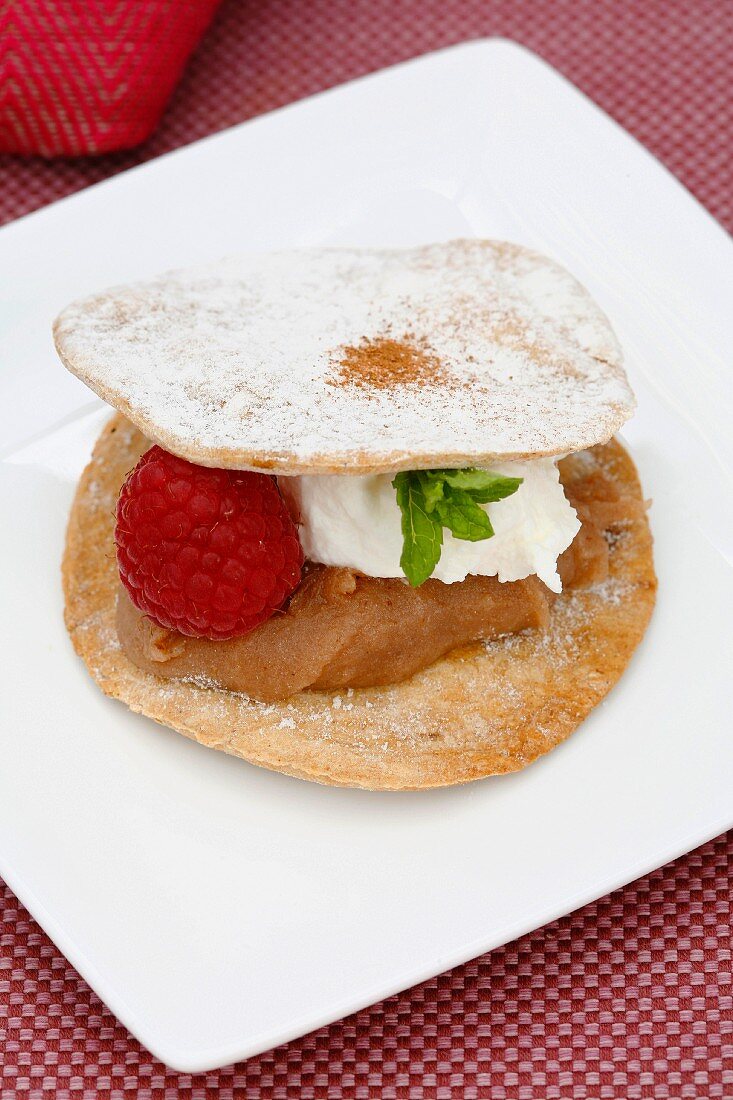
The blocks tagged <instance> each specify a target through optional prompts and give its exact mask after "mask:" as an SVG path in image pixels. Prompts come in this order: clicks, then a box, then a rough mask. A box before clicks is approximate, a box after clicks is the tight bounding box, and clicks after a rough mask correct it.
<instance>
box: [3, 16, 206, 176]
mask: <svg viewBox="0 0 733 1100" xmlns="http://www.w3.org/2000/svg"><path fill="white" fill-rule="evenodd" d="M218 2H219V0H0V152H4V153H35V154H40V155H41V156H44V157H55V156H78V155H84V154H89V153H106V152H110V151H111V150H115V149H129V148H131V147H132V146H134V145H138V144H139V143H140V142H142V141H144V140H145V139H146V138H147V137H148V136H149V135H150V133H151V132H152V131H153V130H154V128H155V126H156V124H157V122H158V120H159V118H160V116H161V114H162V112H163V108H164V107H165V104H166V102H167V100H168V98H169V96H170V94H171V92H172V91H173V88H174V87H175V85H176V82H177V81H178V78H179V77H180V75H181V73H182V71H183V68H184V65H185V64H186V61H187V60H188V57H189V56H190V54H191V52H192V51H193V49H194V48H195V46H196V44H197V43H198V41H199V39H200V37H201V35H202V34H203V33H204V31H205V30H206V27H207V26H208V24H209V22H210V21H211V18H212V16H213V14H214V11H215V10H216V7H217V5H218Z"/></svg>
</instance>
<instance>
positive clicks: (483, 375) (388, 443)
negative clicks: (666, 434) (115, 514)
mask: <svg viewBox="0 0 733 1100" xmlns="http://www.w3.org/2000/svg"><path fill="white" fill-rule="evenodd" d="M54 335H55V340H56V346H57V348H58V351H59V354H60V356H61V358H62V360H63V362H64V363H65V364H66V366H67V367H68V368H69V370H71V371H72V372H73V373H74V374H76V375H78V376H79V377H80V378H81V379H82V380H83V381H84V382H86V384H87V385H88V386H90V387H91V388H92V389H93V390H95V392H96V393H98V394H99V395H100V396H101V397H103V398H104V399H105V400H106V401H108V402H109V403H110V404H112V405H114V406H116V407H117V408H118V409H120V410H121V411H122V412H124V413H125V414H126V415H127V416H128V417H129V418H130V419H131V420H132V421H133V422H134V423H135V424H136V425H137V426H138V427H139V428H140V430H141V431H142V432H143V433H144V434H145V435H146V436H147V437H148V438H149V439H152V440H154V441H156V442H157V443H159V444H161V445H162V446H163V447H165V448H166V449H168V450H169V451H172V452H174V453H175V454H178V455H180V456H181V457H183V458H187V459H189V460H190V461H192V462H196V463H198V464H201V465H210V466H220V467H235V468H249V469H255V470H273V471H277V472H279V473H282V474H302V473H313V474H320V473H323V474H325V473H354V474H364V473H369V472H377V471H383V472H388V471H396V470H401V469H410V470H415V469H430V468H434V467H439V466H442V467H445V466H451V467H464V466H488V465H490V463H491V462H492V460H497V459H500V458H502V459H509V458H526V457H535V456H540V455H558V454H565V453H568V452H571V451H578V450H581V449H583V448H585V447H590V446H593V445H594V444H597V443H602V442H605V441H606V440H608V439H609V438H610V437H611V436H612V435H613V433H614V432H615V431H617V429H618V428H619V427H620V426H621V425H622V424H623V423H624V422H625V421H626V420H627V419H628V418H629V416H630V415H631V412H632V410H633V407H634V398H633V395H632V393H631V390H630V389H629V386H628V384H627V382H626V378H625V375H624V372H623V369H622V367H621V352H620V349H619V346H618V343H617V341H616V338H615V336H614V334H613V331H612V329H611V327H610V325H609V323H608V321H607V319H606V317H605V316H604V314H603V313H602V311H601V310H600V309H599V308H598V307H597V306H596V305H595V303H594V302H593V300H592V299H591V297H590V295H589V294H588V293H587V291H586V290H585V289H584V288H583V287H582V286H581V285H580V284H579V283H578V282H577V281H576V280H575V279H574V278H573V277H572V276H571V275H570V274H569V273H568V272H567V271H565V270H564V269H563V268H562V267H560V266H559V265H558V264H556V263H554V262H553V261H551V260H549V259H547V258H546V257H544V256H541V255H539V254H538V253H535V252H532V251H530V250H528V249H525V248H522V247H520V246H517V245H513V244H507V243H504V242H499V241H482V240H456V241H449V242H447V243H444V244H431V245H427V246H425V247H420V248H414V249H409V250H395V251H389V250H373V249H330V248H314V249H301V250H293V251H289V252H280V253H274V254H269V255H266V256H236V257H231V258H229V259H226V260H222V261H220V262H218V263H216V264H212V265H208V266H205V267H198V268H192V269H190V270H185V271H173V272H170V273H168V274H165V275H162V276H159V277H158V278H155V279H151V280H148V281H145V282H139V283H135V284H131V285H129V286H124V287H118V288H114V289H111V290H108V291H106V292H104V293H101V294H96V295H94V296H92V297H89V298H85V299H83V300H81V301H77V302H75V303H73V304H72V305H70V306H69V307H68V308H67V309H65V310H64V311H63V313H61V315H60V316H59V318H58V319H57V321H56V324H55V327H54Z"/></svg>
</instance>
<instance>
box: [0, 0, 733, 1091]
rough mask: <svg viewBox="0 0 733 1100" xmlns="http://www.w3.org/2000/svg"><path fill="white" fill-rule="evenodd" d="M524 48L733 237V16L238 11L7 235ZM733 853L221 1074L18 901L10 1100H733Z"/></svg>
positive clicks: (698, 863) (462, 5)
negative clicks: (224, 148)
mask: <svg viewBox="0 0 733 1100" xmlns="http://www.w3.org/2000/svg"><path fill="white" fill-rule="evenodd" d="M491 34H501V35H505V36H507V37H510V38H514V39H516V40H517V41H520V42H523V43H524V44H525V45H527V46H529V47H530V48H532V49H533V50H535V51H536V52H537V53H539V54H541V55H542V56H543V57H545V58H547V60H548V61H550V62H551V63H552V64H553V65H554V66H555V67H556V68H558V69H559V70H560V71H561V72H563V73H564V74H565V75H567V76H568V77H569V78H570V79H571V80H573V81H574V82H575V83H576V84H577V85H578V86H579V87H581V88H582V89H583V90H584V91H585V92H586V93H587V94H588V95H589V96H590V97H591V98H592V99H594V100H595V101H596V102H597V103H599V104H600V105H601V106H602V107H604V108H605V110H607V111H608V112H609V113H610V114H611V115H613V116H614V117H615V118H616V119H618V121H619V122H621V123H622V125H624V126H625V127H626V128H627V129H629V130H631V131H632V132H633V133H634V134H635V135H636V136H637V137H638V138H639V139H640V140H641V141H642V142H643V143H644V144H645V145H646V146H647V147H648V148H650V149H651V150H652V151H653V152H654V153H655V154H656V155H657V156H659V157H660V158H661V159H662V160H663V161H664V162H665V163H666V164H667V165H668V166H669V168H671V170H672V171H673V172H674V173H675V174H676V175H677V176H678V177H679V178H680V179H681V180H682V181H683V182H684V183H685V184H686V185H687V186H688V187H689V188H690V189H691V190H692V191H693V192H694V193H695V194H696V195H697V196H698V198H699V199H700V200H701V201H702V202H703V203H705V205H706V206H707V207H708V208H709V209H710V211H711V212H712V213H713V214H714V215H715V216H716V217H717V218H718V219H719V220H720V221H721V222H723V224H725V225H726V226H728V227H729V228H731V227H733V158H731V155H730V152H731V150H730V135H731V132H733V3H731V2H730V0H689V2H675V0H657V2H652V0H645V2H644V3H639V2H629V3H626V2H621V0H554V2H553V0H495V2H485V3H476V2H471V0H465V2H464V0H443V2H440V3H428V2H422V3H420V2H402V3H400V2H399V0H378V2H377V0H368V2H366V0H365V2H354V0H341V2H339V0H309V3H303V2H302V0H300V2H299V0H257V2H255V0H249V2H246V0H228V2H226V3H225V4H224V6H223V7H222V8H221V10H220V12H219V15H218V16H217V18H216V20H215V22H214V24H213V25H212V28H211V30H210V32H209V34H208V35H207V37H206V39H205V40H204V43H203V44H202V46H201V47H200V49H199V50H198V52H197V54H196V55H195V56H194V58H193V60H192V62H191V64H190V65H189V67H188V69H187V71H186V73H185V74H184V77H183V81H182V83H181V85H180V86H179V88H178V90H177V92H176V93H175V94H174V97H173V101H172V103H171V106H170V108H169V110H168V111H167V113H166V115H165V117H164V120H163V123H162V125H161V127H160V128H159V130H158V131H157V133H156V134H155V135H154V137H153V138H152V139H151V140H150V141H149V142H148V143H147V144H146V145H145V146H143V147H141V148H140V149H138V150H137V151H135V152H133V153H125V154H118V155H114V156H106V157H102V158H99V159H97V160H95V161H89V160H78V161H50V162H44V161H41V160H30V161H25V162H24V161H18V160H14V159H13V158H10V157H0V221H9V220H10V219H12V218H15V217H18V216H19V215H21V214H23V213H27V212H28V211H30V210H32V209H34V208H35V207H37V206H41V205H43V204H44V203H46V202H50V201H52V200H53V199H56V198H59V197H60V196H62V195H64V194H68V193H69V192H71V191H74V190H76V189H78V188H80V187H83V186H85V185H86V184H88V183H92V182H94V181H96V180H99V179H103V178H104V177H106V176H108V175H110V174H111V173H113V172H116V171H119V170H121V169H123V168H126V167H129V166H130V165H132V164H136V163H139V162H140V161H141V160H145V159H148V158H149V157H152V156H156V155H158V154H159V153H161V152H164V151H166V150H168V149H171V148H174V147H175V146H177V145H180V144H183V143H185V142H188V141H192V140H194V139H195V138H198V137H201V136H203V135H204V134H207V133H210V132H211V131H213V130H217V129H220V128H221V127H224V126H227V125H230V124H231V123H234V122H238V121H241V120H242V119H245V118H248V117H250V116H252V115H255V114H258V113H260V112H262V111H265V110H269V109H271V108H273V107H277V106H280V105H281V104H283V103H286V102H289V101H291V100H293V99H297V98H300V97H302V96H304V95H308V94H310V93H312V92H315V91H318V90H319V89H321V88H324V87H328V86H330V85H333V84H336V83H339V82H341V81H343V80H346V79H348V78H349V77H353V76H357V75H360V74H362V73H364V72H368V71H370V70H373V69H377V68H380V67H382V66H384V65H388V64H391V63H393V62H395V61H399V60H402V59H404V58H407V57H410V56H414V55H416V54H419V53H423V52H425V51H427V50H430V49H434V48H436V47H439V46H444V45H449V44H451V43H453V42H458V41H461V40H463V39H466V38H471V37H477V36H481V35H491ZM732 869H733V836H731V837H729V838H725V837H722V838H720V839H718V840H717V841H713V842H711V843H710V844H707V845H705V846H704V847H703V848H701V849H699V850H698V851H697V852H694V853H692V854H691V855H690V856H687V857H686V858H684V859H681V860H678V861H677V862H676V863H674V864H671V865H670V866H669V867H667V868H664V869H663V870H660V871H656V872H654V874H652V875H649V876H647V877H646V878H644V879H641V880H639V881H638V882H636V883H634V884H633V885H631V886H628V887H627V888H626V889H624V890H620V891H617V892H616V893H615V894H613V895H611V896H610V897H609V898H606V899H604V900H602V901H600V902H597V903H596V904H594V905H589V906H586V908H585V909H582V910H580V911H579V912H578V913H575V914H573V915H572V916H570V917H566V918H565V919H563V920H561V921H558V922H555V923H554V924H551V925H548V926H547V927H546V928H544V929H541V930H540V931H538V932H535V933H533V934H532V935H530V936H526V937H524V938H523V939H521V940H519V941H517V942H516V943H514V944H512V945H510V946H508V947H505V948H502V949H499V950H497V951H494V952H492V953H491V954H490V955H486V956H484V957H483V958H482V959H479V960H478V961H476V962H473V963H469V964H468V965H466V966H464V967H459V968H458V969H456V970H454V971H452V972H451V973H449V974H445V975H443V976H441V977H440V978H436V979H434V980H433V981H430V982H427V983H425V984H424V985H422V986H419V987H417V988H416V989H413V990H411V991H409V992H407V993H404V994H402V995H400V996H398V997H392V998H390V999H389V1000H388V1001H385V1002H384V1003H383V1004H380V1005H376V1006H375V1007H373V1008H371V1009H368V1010H366V1011H364V1012H361V1013H359V1014H357V1015H356V1016H352V1017H350V1018H349V1019H348V1020H346V1021H343V1022H341V1023H339V1024H334V1025H333V1026H332V1027H330V1028H324V1029H322V1030H321V1031H318V1032H316V1033H314V1034H313V1035H310V1036H308V1037H307V1038H305V1039H301V1040H299V1041H297V1042H293V1043H290V1044H289V1045H288V1046H286V1047H281V1048H279V1049H277V1050H275V1051H272V1052H270V1053H268V1054H265V1055H262V1056H260V1057H259V1058H253V1059H250V1061H249V1062H247V1063H245V1064H242V1065H240V1066H237V1067H233V1068H229V1069H226V1070H222V1071H220V1072H217V1073H209V1074H201V1075H198V1076H194V1077H192V1076H190V1075H187V1074H176V1073H174V1072H172V1071H170V1070H167V1069H166V1068H165V1067H164V1066H162V1065H161V1064H160V1063H159V1062H156V1061H155V1060H154V1059H152V1058H151V1057H150V1056H149V1055H148V1054H147V1053H146V1052H145V1051H144V1050H143V1049H142V1048H141V1047H140V1045H139V1044H138V1043H136V1042H135V1041H134V1040H132V1039H131V1038H130V1037H129V1036H128V1034H127V1033H126V1032H125V1030H124V1028H122V1027H121V1025H119V1024H118V1023H117V1022H116V1021H115V1019H114V1017H113V1016H112V1015H111V1014H110V1013H109V1012H108V1011H107V1010H106V1009H105V1008H104V1007H103V1006H102V1005H101V1003H100V1002H99V1000H98V999H97V997H96V996H95V995H94V994H93V993H92V992H91V991H90V990H89V988H88V987H87V986H86V984H85V983H84V982H83V981H82V980H81V978H79V976H78V975H77V974H76V972H75V971H74V970H73V968H72V967H71V966H70V965H69V964H68V963H67V962H66V960H65V959H64V958H63V957H62V956H61V955H60V954H59V953H58V951H57V950H56V949H55V948H54V946H53V944H51V942H50V941H49V940H48V939H47V937H46V936H45V935H44V934H43V933H42V932H41V931H40V929H39V928H38V926H37V925H36V924H35V923H34V921H33V920H32V919H31V918H30V917H29V916H28V914H27V913H26V911H25V910H24V909H23V907H22V906H21V905H20V904H19V903H18V901H17V900H16V899H15V898H14V896H13V895H12V894H11V893H10V891H9V890H6V891H5V893H4V895H3V899H2V922H1V925H0V1100H11V1098H12V1100H15V1097H28V1098H29V1100H35V1098H38V1100H40V1098H41V1097H48V1096H54V1095H55V1096H56V1097H59V1098H61V1100H65V1098H71V1097H74V1098H77V1097H80V1098H81V1097H83V1098H85V1100H86V1098H89V1100H92V1098H95V1097H98V1096H101V1097H112V1098H116V1100H122V1098H123V1097H124V1098H128V1097H134V1096H139V1097H141V1098H142V1100H169V1098H172V1097H176V1096H184V1097H191V1098H192V1100H194V1098H196V1100H204V1098H206V1100H208V1098H212V1100H213V1098H214V1097H221V1098H223V1100H227V1098H232V1100H234V1098H235V1097H236V1098H237V1100H239V1098H240V1097H241V1098H255V1097H256V1098H262V1100H289V1098H291V1097H292V1098H296V1097H302V1098H304V1100H308V1098H313V1100H320V1098H337V1097H353V1098H354V1100H357V1098H364V1100H365V1098H376V1097H380V1098H381V1097H383V1098H385V1100H390V1098H395V1100H396V1098H403V1097H404V1098H422V1097H425V1098H426V1100H427V1098H436V1100H437V1098H446V1100H447V1098H453V1097H456V1098H460V1097H465V1098H466V1100H472V1098H477V1100H478V1098H483V1097H486V1098H489V1100H638V1098H642V1097H649V1098H654V1100H666V1098H669V1100H723V1098H730V1097H733V1000H732V998H731V911H730V910H731V871H732Z"/></svg>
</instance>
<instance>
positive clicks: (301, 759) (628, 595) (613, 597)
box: [63, 414, 656, 790]
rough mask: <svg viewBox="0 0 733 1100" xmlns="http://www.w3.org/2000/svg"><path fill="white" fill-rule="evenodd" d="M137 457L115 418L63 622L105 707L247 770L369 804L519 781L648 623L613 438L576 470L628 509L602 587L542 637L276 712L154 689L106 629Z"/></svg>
mask: <svg viewBox="0 0 733 1100" xmlns="http://www.w3.org/2000/svg"><path fill="white" fill-rule="evenodd" d="M148 446H149V441H148V440H147V439H145V437H144V436H143V435H142V434H141V433H140V432H139V431H138V430H137V429H136V428H134V427H133V426H132V425H131V424H130V423H129V421H127V420H126V419H125V418H124V417H123V416H122V415H119V414H118V415H115V416H114V417H113V419H112V421H111V422H110V424H109V425H108V426H107V427H106V428H105V430H104V432H103V433H102V436H101V437H100V439H99V441H98V443H97V446H96V448H95V452H94V455H93V458H92V460H91V462H90V464H89V465H88V467H87V469H86V470H85V472H84V474H83V476H82V478H81V481H80V483H79V487H78V490H77V494H76V498H75V501H74V505H73V508H72V512H71V518H70V522H69V528H68V534H67V543H66V552H65V557H64V564H63V582H64V593H65V599H66V610H65V618H66V624H67V627H68V630H69V633H70V635H71V638H72V641H73V643H74V647H75V649H76V651H77V653H78V654H79V655H80V656H81V657H82V659H83V660H84V662H85V663H86V665H87V667H88V669H89V671H90V673H91V674H92V676H93V678H94V679H95V680H96V681H97V683H98V684H99V686H100V687H101V688H102V690H103V691H104V692H105V693H106V694H107V695H109V696H112V697H113V698H116V699H120V700H121V701H122V702H124V703H126V704H127V706H129V707H130V708H131V709H132V710H133V711H136V712H138V713H141V714H143V715H146V716H147V717H149V718H152V719H154V720H155V721H156V722H159V723H161V724H163V725H166V726H170V727H172V728H173V729H175V730H178V731H179V732H180V733H183V734H185V735H186V736H187V737H190V738H193V739H195V740H196V741H199V742H200V743H201V744H203V745H206V746H208V747H210V748H215V749H221V750H223V751H224V752H227V753H231V754H233V755H235V756H239V757H242V758H243V759H245V760H247V761H249V762H250V763H253V764H258V765H260V766H262V767H266V768H271V769H273V770H276V771H281V772H285V773H287V774H289V775H294V776H299V777H302V778H307V779H310V780H315V781H317V782H321V783H327V784H334V785H339V786H353V787H363V788H367V789H372V790H377V789H383V790H416V789H423V788H430V787H441V786H447V785H450V784H456V783H465V782H468V781H470V780H474V779H480V778H482V777H484V776H488V775H496V774H501V773H504V772H511V771H516V770H518V769H520V768H523V767H525V766H526V765H527V764H530V763H531V762H532V761H533V760H535V759H536V758H537V757H539V756H541V755H542V754H544V753H546V752H548V751H549V750H550V749H552V748H554V747H555V746H556V745H558V744H559V743H560V742H561V741H563V740H564V739H565V738H566V737H567V736H568V735H569V734H570V733H572V732H573V730H575V729H576V728H577V726H578V725H579V724H580V723H581V722H582V721H583V719H584V718H585V717H586V716H587V715H588V714H589V712H590V711H591V710H592V709H593V707H594V706H595V705H596V704H597V703H598V702H599V701H600V700H601V699H602V698H603V697H604V696H605V695H606V694H607V692H608V691H609V690H610V689H611V688H612V687H613V685H614V684H615V683H616V681H617V680H618V679H619V677H620V676H621V674H622V673H623V671H624V669H625V668H626V666H627V664H628V662H629V660H630V658H631V655H632V653H633V651H634V649H635V648H636V646H637V645H638V643H639V641H640V640H641V638H642V636H643V634H644V631H645V629H646V626H647V623H648V621H649V618H650V616H651V612H652V608H653V605H654V598H655V589H656V578H655V574H654V567H653V562H652V540H651V534H650V531H649V526H648V522H647V519H646V515H645V512H644V509H643V508H641V507H639V504H640V503H641V502H642V494H641V489H640V486H639V482H638V478H637V475H636V470H635V467H634V464H633V462H632V460H631V458H630V457H629V455H628V454H627V452H626V451H625V449H624V448H623V447H622V446H621V444H620V443H618V442H617V441H615V440H613V441H611V442H610V443H607V444H605V445H601V446H598V447H594V448H593V449H592V450H590V451H586V452H582V453H580V454H578V455H575V456H571V460H572V461H574V462H584V463H595V464H598V465H599V466H600V467H601V468H602V470H603V472H604V473H605V475H606V476H607V477H609V478H611V479H612V480H613V481H614V482H615V483H616V484H617V485H618V487H619V489H620V491H621V495H622V496H623V497H625V498H626V499H628V500H629V501H630V502H632V503H633V504H634V505H635V507H633V508H630V509H629V515H628V518H626V519H624V520H623V521H622V522H620V523H615V525H614V527H613V529H612V530H611V531H609V533H608V540H609V547H610V552H609V576H608V578H607V579H606V580H604V581H603V582H601V583H600V584H596V585H595V586H593V587H590V588H585V589H577V590H573V591H571V592H567V593H564V594H562V595H560V596H558V597H557V598H556V599H555V600H554V601H553V604H552V608H551V612H550V621H549V626H548V628H547V629H544V630H533V631H526V632H524V633H521V634H517V635H511V636H507V637H504V638H500V639H498V640H496V641H492V642H486V643H476V644H474V645H472V646H470V647H465V648H463V649H461V650H457V651H453V652H452V653H451V654H449V655H448V656H447V657H444V658H442V659H440V660H439V661H437V662H436V663H435V664H433V665H431V666H430V667H429V668H426V669H425V670H423V671H422V672H420V673H417V674H416V675H414V676H412V677H411V678H410V679H409V680H406V681H404V682H402V683H398V684H394V685H391V686H389V687H376V688H368V689H357V690H349V691H344V692H341V693H340V694H335V693H331V692H311V691H304V692H300V693H299V694H297V695H295V696H293V697H292V698H290V699H288V700H286V701H282V702H278V703H261V702H256V701H253V700H251V699H249V698H247V697H246V696H244V695H241V694H237V693H236V692H230V691H225V690H221V689H219V688H217V687H215V686H207V685H205V684H199V683H188V682H184V681H176V680H170V679H167V680H164V679H162V678H160V677H158V676H155V675H153V674H151V673H149V672H144V671H141V670H140V669H139V668H138V667H136V666H135V665H134V664H132V663H131V661H129V660H128V658H127V657H126V656H125V654H124V652H123V651H122V649H121V647H120V644H119V641H118V637H117V631H116V621H115V608H116V600H117V593H118V588H119V577H118V572H117V566H116V561H115V550H114V541H113V529H114V512H115V504H116V500H117V495H118V493H119V490H120V486H121V484H122V482H123V480H124V478H125V476H126V475H127V473H128V472H129V471H130V470H131V469H132V467H133V466H134V465H135V463H136V462H137V460H138V459H139V457H140V455H141V454H142V453H143V452H144V451H145V450H146V449H147V447H148Z"/></svg>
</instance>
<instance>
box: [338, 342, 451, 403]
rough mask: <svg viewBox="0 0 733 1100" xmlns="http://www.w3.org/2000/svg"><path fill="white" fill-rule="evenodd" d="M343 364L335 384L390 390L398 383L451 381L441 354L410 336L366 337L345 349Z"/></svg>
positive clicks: (428, 383) (411, 384)
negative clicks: (417, 345)
mask: <svg viewBox="0 0 733 1100" xmlns="http://www.w3.org/2000/svg"><path fill="white" fill-rule="evenodd" d="M339 367H340V370H339V371H338V374H337V375H336V377H335V379H333V380H330V384H331V385H342V386H343V385H352V386H361V387H363V388H365V389H366V388H369V389H377V390H388V389H393V388H394V387H396V386H416V385H423V386H424V385H431V384H432V385H445V384H446V382H447V381H448V378H447V373H446V371H445V368H444V367H443V365H442V364H441V362H440V360H439V359H438V357H437V356H436V355H434V354H433V353H432V352H431V351H430V350H429V349H428V348H421V347H416V346H415V344H414V343H410V342H409V340H408V339H407V338H404V339H402V340H392V339H390V338H389V337H386V336H379V337H376V338H375V339H371V340H368V339H364V340H362V342H361V343H360V344H359V346H358V347H355V346H353V345H349V346H347V347H345V348H344V349H343V358H342V359H341V361H340V363H339Z"/></svg>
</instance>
